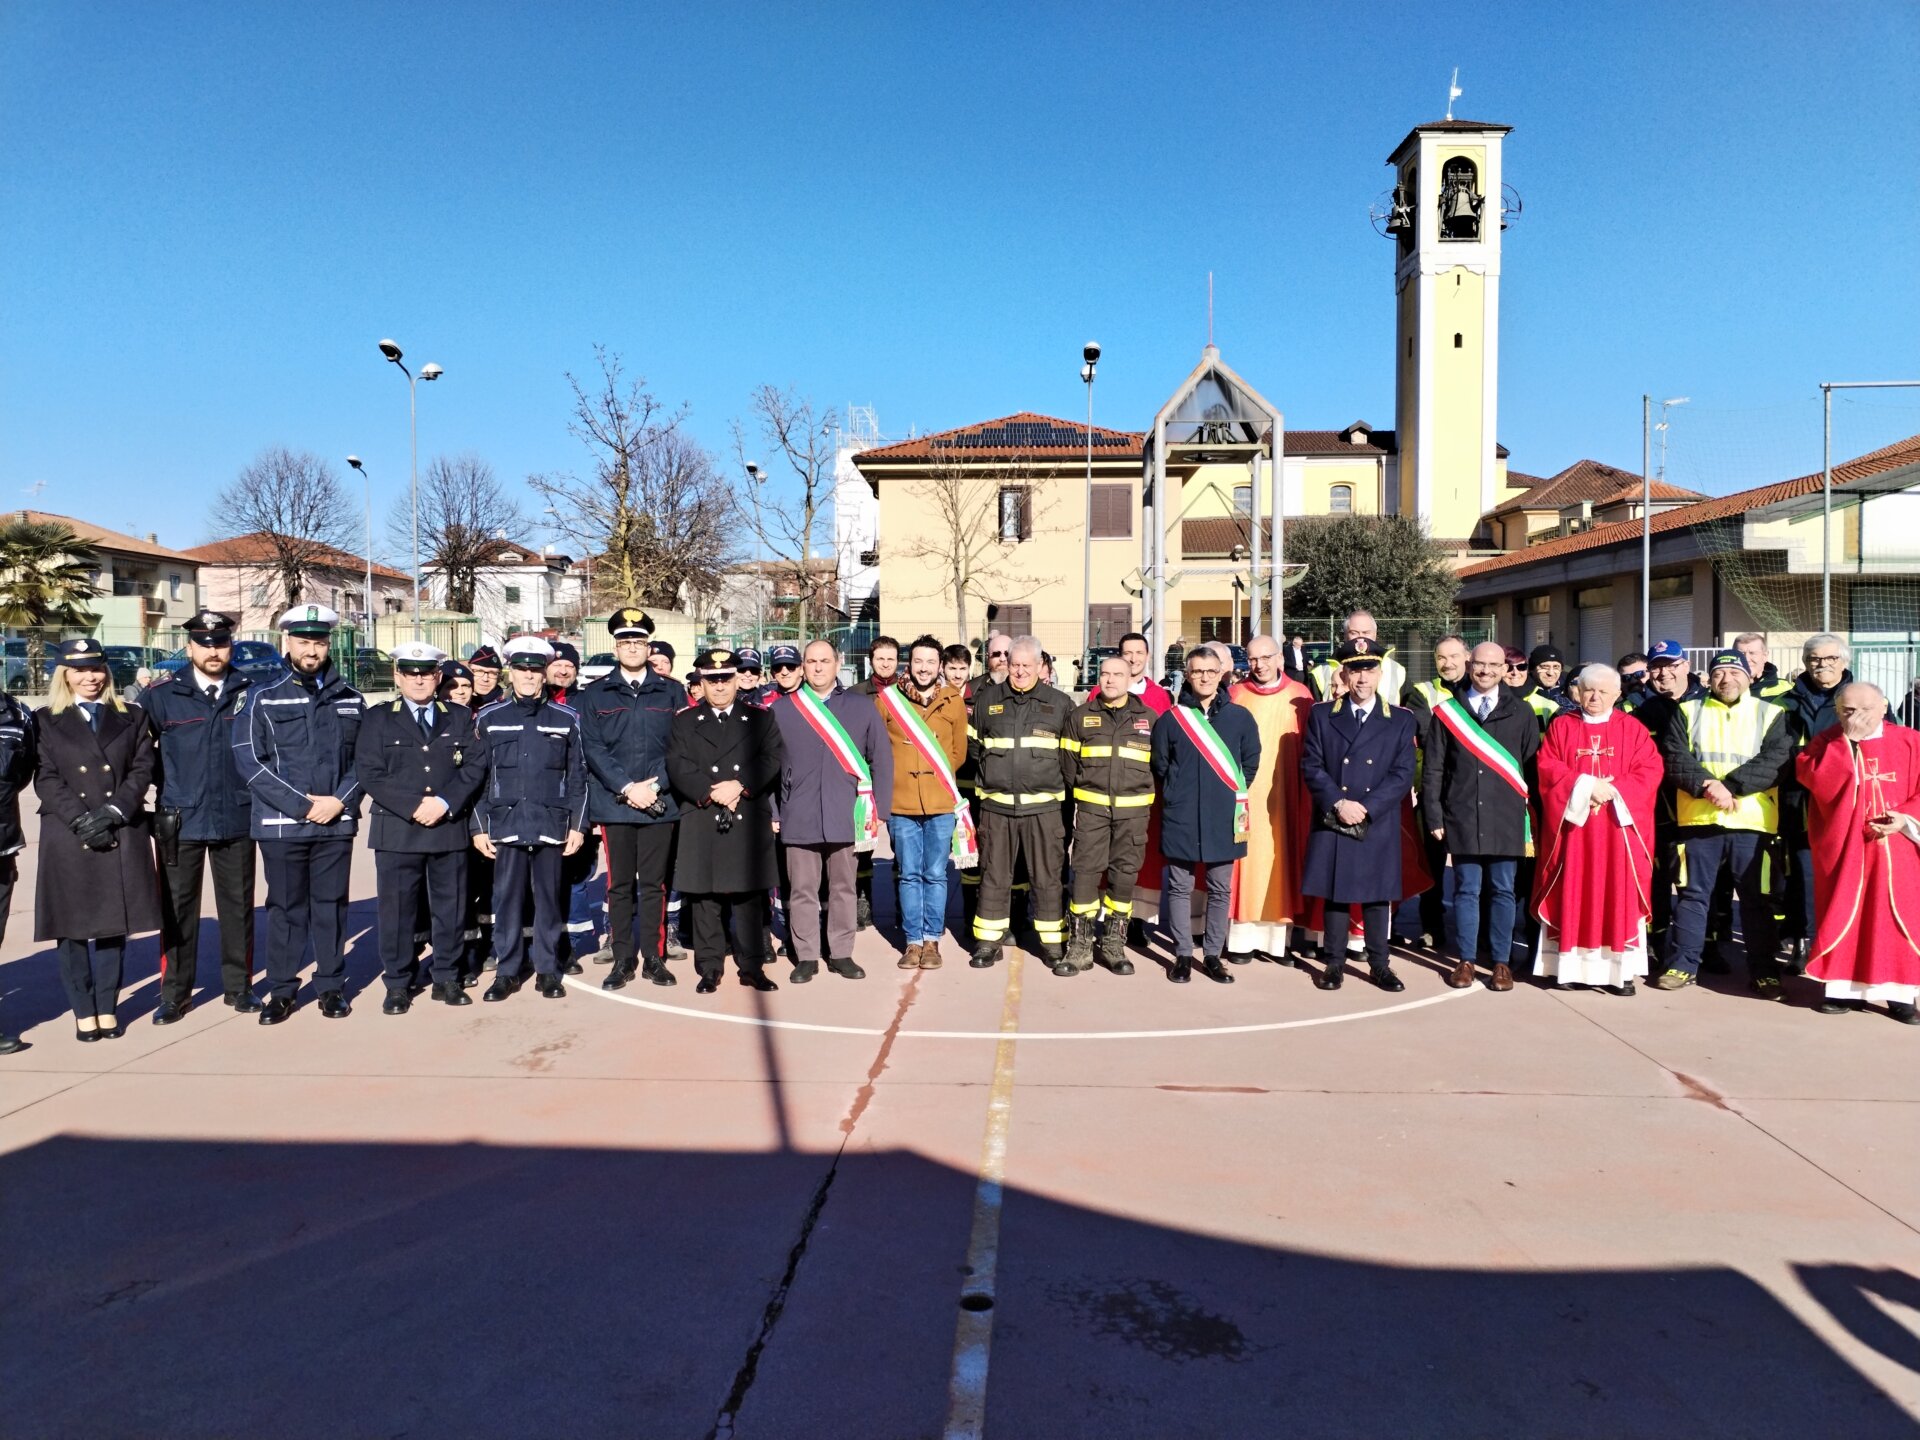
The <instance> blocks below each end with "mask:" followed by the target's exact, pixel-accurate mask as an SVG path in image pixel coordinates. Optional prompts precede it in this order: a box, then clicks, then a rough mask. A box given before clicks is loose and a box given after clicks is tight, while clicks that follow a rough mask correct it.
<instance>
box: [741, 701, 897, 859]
mask: <svg viewBox="0 0 1920 1440" xmlns="http://www.w3.org/2000/svg"><path fill="white" fill-rule="evenodd" d="M800 705H801V702H800V701H799V700H797V699H795V698H794V697H793V696H791V695H782V696H781V697H780V699H779V700H777V701H776V702H775V703H774V705H773V707H772V710H771V712H770V713H771V714H772V715H773V718H774V720H775V722H776V723H777V724H778V725H779V727H780V744H781V746H782V747H783V748H784V749H785V751H786V759H785V762H784V768H783V772H782V774H781V777H780V843H781V844H783V845H851V844H852V843H853V841H854V834H853V800H854V795H855V793H856V791H857V789H858V787H857V785H856V783H855V781H854V778H853V777H852V776H851V775H849V774H848V773H847V772H846V770H845V769H844V768H843V767H842V766H841V764H840V762H839V761H838V760H837V759H835V758H834V754H833V751H831V750H829V749H828V748H827V742H826V741H824V740H822V739H821V738H820V734H819V732H818V731H816V730H815V729H814V728H813V727H812V726H811V725H809V724H808V723H807V717H806V716H805V715H804V714H803V713H802V712H801V709H800ZM827 711H828V713H829V714H831V715H832V716H833V718H834V719H836V720H838V721H839V722H840V724H841V725H842V726H843V727H845V729H846V732H847V738H848V739H850V740H852V741H853V745H854V748H855V749H856V750H858V751H859V752H860V754H861V755H862V756H863V757H864V758H865V760H866V762H867V768H868V769H869V770H871V771H872V772H873V800H874V812H875V813H876V814H877V815H878V816H879V817H880V819H882V820H891V819H892V818H893V741H892V740H891V739H889V738H888V736H887V726H886V722H885V721H884V720H882V719H881V718H880V712H879V710H878V709H876V708H875V705H874V702H873V699H872V697H871V696H868V695H863V694H861V693H860V692H859V691H858V690H844V689H841V688H839V687H837V686H836V687H835V689H834V692H833V694H831V695H829V696H828V697H827Z"/></svg>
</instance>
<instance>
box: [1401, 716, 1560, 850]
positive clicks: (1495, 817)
mask: <svg viewBox="0 0 1920 1440" xmlns="http://www.w3.org/2000/svg"><path fill="white" fill-rule="evenodd" d="M1479 698H1480V697H1479V696H1478V695H1476V694H1475V693H1474V692H1473V690H1472V689H1471V688H1468V689H1466V690H1464V691H1462V692H1461V693H1460V696H1459V700H1460V704H1461V705H1462V706H1463V707H1465V709H1466V712H1467V721H1468V723H1469V724H1478V725H1479V726H1480V728H1481V729H1483V730H1485V731H1486V732H1487V734H1488V735H1490V736H1492V737H1493V738H1494V739H1495V740H1497V741H1499V742H1500V744H1501V745H1502V746H1504V747H1505V749H1506V752H1507V753H1508V754H1509V755H1511V756H1513V758H1514V759H1515V760H1518V761H1519V762H1520V769H1521V773H1522V774H1524V775H1525V776H1526V777H1527V779H1528V782H1529V785H1531V783H1532V778H1533V766H1534V757H1535V756H1536V755H1538V754H1539V753H1540V726H1539V723H1538V722H1537V721H1536V720H1535V718H1534V713H1533V708H1532V707H1531V706H1530V705H1528V704H1527V703H1526V702H1525V701H1524V700H1522V699H1521V698H1520V697H1519V696H1518V695H1517V694H1515V693H1514V691H1513V690H1512V688H1511V687H1509V686H1507V685H1502V686H1501V687H1500V688H1499V690H1498V691H1496V692H1495V694H1494V703H1493V709H1492V710H1491V711H1490V712H1489V713H1488V715H1487V718H1486V720H1485V722H1484V723H1481V722H1479V721H1478V720H1477V718H1476V717H1475V715H1474V713H1473V707H1474V705H1475V703H1476V702H1477V701H1478V700H1479ZM1429 716H1431V712H1429ZM1420 803H1421V808H1422V810H1423V811H1424V814H1423V816H1422V823H1423V824H1424V826H1425V828H1426V829H1427V830H1429V831H1432V830H1438V829H1440V828H1441V827H1442V826H1444V827H1445V828H1446V832H1447V834H1446V839H1445V842H1444V843H1445V844H1446V847H1447V851H1448V853H1449V854H1452V855H1493V856H1500V857H1505V858H1508V859H1515V860H1517V859H1520V858H1521V857H1522V856H1524V855H1525V854H1526V853H1527V800H1526V797H1525V796H1523V795H1520V794H1519V793H1517V792H1516V791H1515V790H1514V788H1513V786H1511V785H1510V784H1508V783H1507V782H1506V781H1505V780H1503V779H1502V778H1501V776H1500V772H1498V771H1496V770H1495V769H1494V768H1493V767H1492V766H1491V765H1488V764H1486V763H1485V762H1484V761H1482V760H1481V759H1480V757H1479V756H1477V755H1475V754H1474V753H1473V752H1472V751H1470V750H1469V749H1467V747H1466V746H1465V745H1463V744H1461V743H1460V741H1458V740H1456V739H1454V736H1453V732H1452V731H1451V730H1449V729H1448V728H1447V727H1446V725H1445V724H1444V723H1443V722H1441V721H1439V720H1433V719H1431V718H1430V719H1429V723H1428V725H1427V740H1426V770H1425V774H1424V776H1423V778H1422V780H1421V785H1420Z"/></svg>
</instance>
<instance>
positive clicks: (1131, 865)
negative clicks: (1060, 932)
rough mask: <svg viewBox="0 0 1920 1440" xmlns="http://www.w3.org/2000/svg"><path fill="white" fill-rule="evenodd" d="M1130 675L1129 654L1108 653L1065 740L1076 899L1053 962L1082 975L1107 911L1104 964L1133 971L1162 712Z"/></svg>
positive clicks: (1102, 948) (1061, 972)
mask: <svg viewBox="0 0 1920 1440" xmlns="http://www.w3.org/2000/svg"><path fill="white" fill-rule="evenodd" d="M1132 682H1133V676H1132V673H1131V672H1130V671H1129V670H1128V669H1127V662H1126V661H1125V660H1123V659H1121V658H1120V657H1119V656H1118V655H1109V656H1107V657H1106V658H1105V659H1104V660H1102V661H1101V662H1100V688H1099V689H1098V690H1097V691H1095V692H1094V695H1093V697H1092V698H1091V699H1090V700H1088V701H1087V702H1086V703H1085V704H1084V705H1081V706H1080V707H1079V708H1078V709H1076V710H1075V711H1074V712H1073V715H1072V717H1071V718H1070V719H1069V720H1068V721H1067V731H1066V734H1065V735H1064V736H1062V737H1061V740H1060V748H1061V749H1062V750H1064V751H1066V752H1067V755H1068V757H1069V760H1068V764H1069V767H1070V769H1071V771H1072V783H1073V800H1074V806H1073V898H1072V901H1071V903H1070V905H1069V907H1068V908H1069V909H1070V910H1071V912H1072V914H1071V916H1070V919H1069V921H1068V924H1069V927H1070V933H1069V935H1068V937H1067V953H1066V958H1064V959H1063V960H1061V962H1060V963H1059V964H1058V965H1056V966H1054V967H1053V973H1054V974H1056V975H1077V974H1078V973H1079V972H1080V971H1082V970H1085V969H1087V968H1088V967H1089V966H1090V965H1092V964H1093V930H1094V924H1095V922H1096V920H1097V919H1098V918H1099V916H1100V913H1101V911H1102V910H1104V911H1105V912H1106V916H1107V928H1106V930H1105V931H1104V932H1103V933H1102V934H1101V936H1100V963H1101V964H1102V965H1104V966H1106V967H1107V969H1109V970H1111V971H1112V972H1113V973H1114V974H1115V975H1131V974H1132V973H1133V962H1132V961H1131V960H1129V959H1127V921H1128V920H1130V919H1131V918H1132V917H1133V882H1134V879H1135V877H1136V876H1137V875H1138V874H1139V872H1140V858H1141V857H1142V856H1143V855H1145V854H1146V852H1147V822H1148V820H1149V819H1150V818H1151V817H1152V814H1153V750H1152V745H1153V722H1154V720H1155V718H1156V717H1155V715H1154V713H1153V711H1152V709H1151V708H1149V707H1148V705H1147V703H1146V701H1144V700H1142V699H1141V698H1140V697H1139V696H1138V695H1135V694H1133V693H1131V691H1130V690H1129V688H1128V687H1129V686H1130V685H1131V684H1132ZM1103 882H1104V884H1105V886H1106V893H1105V895H1104V896H1103V895H1102V894H1101V885H1102V883H1103Z"/></svg>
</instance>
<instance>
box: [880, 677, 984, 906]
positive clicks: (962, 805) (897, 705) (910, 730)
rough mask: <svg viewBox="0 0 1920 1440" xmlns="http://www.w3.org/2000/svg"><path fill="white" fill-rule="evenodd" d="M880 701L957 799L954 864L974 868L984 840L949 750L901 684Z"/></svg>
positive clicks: (886, 691)
mask: <svg viewBox="0 0 1920 1440" xmlns="http://www.w3.org/2000/svg"><path fill="white" fill-rule="evenodd" d="M879 699H880V704H881V705H882V706H883V707H884V708H885V709H886V712H887V713H888V714H889V715H891V716H893V718H894V721H895V723H896V724H898V725H899V726H900V728H901V729H902V730H904V731H906V732H907V743H908V744H910V745H912V746H913V748H914V749H916V750H918V751H919V752H920V755H921V758H923V759H924V760H925V761H926V762H927V764H928V765H929V766H931V767H932V768H933V773H934V774H935V775H937V776H939V777H940V784H941V787H942V788H943V789H945V790H946V792H947V794H948V795H949V796H951V797H952V799H953V846H952V851H951V853H952V856H953V863H954V864H955V865H956V866H958V867H959V868H960V869H962V870H968V869H971V868H972V867H973V866H975V865H978V864H979V863H980V840H979V836H978V835H977V834H976V833H975V832H974V827H973V812H972V811H971V810H969V809H968V808H967V802H966V800H965V798H964V797H963V796H962V795H961V794H960V781H959V780H958V778H956V777H955V775H954V773H953V766H951V765H949V764H948V763H947V752H946V751H944V750H942V749H941V748H940V742H939V741H938V740H936V739H934V738H933V731H931V730H929V729H928V728H927V722H926V719H925V717H923V716H922V715H921V714H920V707H919V706H918V705H915V704H914V703H913V702H912V701H911V700H909V699H907V698H906V696H905V695H903V694H902V693H901V687H900V686H898V685H889V686H887V687H886V688H885V689H884V690H882V691H880V692H879Z"/></svg>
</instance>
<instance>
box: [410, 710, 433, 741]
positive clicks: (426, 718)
mask: <svg viewBox="0 0 1920 1440" xmlns="http://www.w3.org/2000/svg"><path fill="white" fill-rule="evenodd" d="M413 718H414V719H416V720H418V721H419V722H420V733H421V734H422V735H424V736H426V737H427V739H429V740H431V739H433V711H431V710H429V709H428V708H427V707H426V706H424V705H422V706H421V707H420V708H419V709H418V710H416V711H414V712H413Z"/></svg>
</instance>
